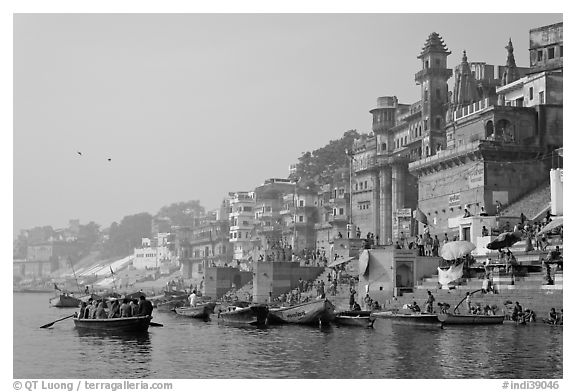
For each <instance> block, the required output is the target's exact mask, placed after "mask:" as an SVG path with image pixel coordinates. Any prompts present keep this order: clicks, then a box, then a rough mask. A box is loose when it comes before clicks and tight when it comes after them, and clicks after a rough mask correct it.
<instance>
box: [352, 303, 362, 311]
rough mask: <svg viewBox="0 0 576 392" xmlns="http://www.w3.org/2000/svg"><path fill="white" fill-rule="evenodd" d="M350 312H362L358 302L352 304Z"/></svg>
mask: <svg viewBox="0 0 576 392" xmlns="http://www.w3.org/2000/svg"><path fill="white" fill-rule="evenodd" d="M352 310H362V308H361V307H360V305H359V304H358V302H354V305H353V306H352Z"/></svg>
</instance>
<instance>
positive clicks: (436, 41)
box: [418, 32, 451, 58]
mask: <svg viewBox="0 0 576 392" xmlns="http://www.w3.org/2000/svg"><path fill="white" fill-rule="evenodd" d="M430 52H439V53H445V54H446V55H449V54H450V53H451V52H450V51H449V50H448V48H446V44H445V43H444V40H443V39H442V37H440V34H438V33H436V32H433V33H430V35H429V36H428V39H427V40H426V42H425V43H424V47H423V48H422V52H421V53H420V55H419V56H418V58H422V56H424V55H425V54H427V53H430Z"/></svg>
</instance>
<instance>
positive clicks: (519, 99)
mask: <svg viewBox="0 0 576 392" xmlns="http://www.w3.org/2000/svg"><path fill="white" fill-rule="evenodd" d="M516 106H517V107H519V108H521V107H522V106H524V98H518V99H517V100H516Z"/></svg>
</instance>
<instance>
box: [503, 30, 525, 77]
mask: <svg viewBox="0 0 576 392" xmlns="http://www.w3.org/2000/svg"><path fill="white" fill-rule="evenodd" d="M505 48H506V50H508V58H507V59H506V68H505V69H504V74H503V75H502V79H501V84H502V86H505V85H507V84H509V83H512V82H514V81H515V80H518V79H520V74H519V73H518V68H517V67H516V60H515V59H514V46H513V45H512V38H510V39H509V40H508V45H506V46H505Z"/></svg>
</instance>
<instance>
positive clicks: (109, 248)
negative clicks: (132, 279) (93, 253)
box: [103, 212, 152, 257]
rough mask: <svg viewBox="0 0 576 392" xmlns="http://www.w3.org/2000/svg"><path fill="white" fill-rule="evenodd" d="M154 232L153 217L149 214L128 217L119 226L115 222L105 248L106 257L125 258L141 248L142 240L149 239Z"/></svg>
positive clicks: (143, 213)
mask: <svg viewBox="0 0 576 392" xmlns="http://www.w3.org/2000/svg"><path fill="white" fill-rule="evenodd" d="M151 232H152V216H151V215H150V214H149V213H147V212H142V213H139V214H135V215H128V216H125V217H124V218H122V221H121V222H120V223H119V224H118V223H116V222H113V223H112V224H111V225H110V229H109V238H108V241H107V242H106V244H105V245H106V246H105V247H104V251H103V253H104V255H105V256H106V257H124V256H128V255H129V254H131V253H132V252H133V251H134V248H135V247H138V246H140V244H141V241H142V238H149V237H150V236H151Z"/></svg>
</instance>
